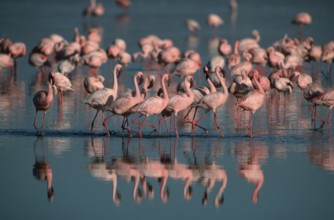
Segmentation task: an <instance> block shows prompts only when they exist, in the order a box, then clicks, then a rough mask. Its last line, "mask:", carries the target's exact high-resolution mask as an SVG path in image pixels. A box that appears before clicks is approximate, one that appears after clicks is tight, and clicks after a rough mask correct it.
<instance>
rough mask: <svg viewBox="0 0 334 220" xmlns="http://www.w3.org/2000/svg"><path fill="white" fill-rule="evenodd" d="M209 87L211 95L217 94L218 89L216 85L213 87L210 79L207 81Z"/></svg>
mask: <svg viewBox="0 0 334 220" xmlns="http://www.w3.org/2000/svg"><path fill="white" fill-rule="evenodd" d="M207 81H208V84H209V87H210V93H215V92H217V89H216V87H215V85H213V83H212V81H211V80H210V79H207Z"/></svg>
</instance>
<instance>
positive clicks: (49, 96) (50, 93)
mask: <svg viewBox="0 0 334 220" xmlns="http://www.w3.org/2000/svg"><path fill="white" fill-rule="evenodd" d="M48 87H49V89H48V95H47V97H46V98H47V101H48V103H52V100H53V88H52V83H51V82H49V86H48Z"/></svg>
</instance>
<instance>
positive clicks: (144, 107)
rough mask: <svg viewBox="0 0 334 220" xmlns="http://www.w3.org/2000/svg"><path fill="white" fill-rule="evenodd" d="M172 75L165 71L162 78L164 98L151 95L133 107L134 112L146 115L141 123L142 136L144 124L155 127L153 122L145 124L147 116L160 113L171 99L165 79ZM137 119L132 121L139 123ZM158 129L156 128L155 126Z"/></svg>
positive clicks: (140, 133)
mask: <svg viewBox="0 0 334 220" xmlns="http://www.w3.org/2000/svg"><path fill="white" fill-rule="evenodd" d="M169 79H170V77H169V75H168V74H167V73H165V74H164V75H163V76H162V78H161V87H162V89H163V98H161V97H160V96H152V97H149V98H147V99H145V100H144V101H143V102H141V103H140V104H138V105H136V106H135V107H134V108H132V109H131V111H132V112H138V113H140V116H142V115H144V116H145V118H144V120H143V121H142V122H141V123H140V124H139V136H140V137H142V132H141V130H142V127H143V126H151V127H153V128H155V126H154V125H151V124H144V122H145V120H146V118H147V117H148V116H150V115H153V114H159V113H161V112H162V110H164V109H165V108H166V106H167V104H168V101H169V97H168V93H167V89H166V85H165V81H166V80H169ZM135 120H136V119H134V120H133V121H132V123H134V124H137V122H136V121H135ZM155 130H156V128H155Z"/></svg>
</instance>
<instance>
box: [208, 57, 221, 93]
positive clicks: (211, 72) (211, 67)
mask: <svg viewBox="0 0 334 220" xmlns="http://www.w3.org/2000/svg"><path fill="white" fill-rule="evenodd" d="M224 66H225V59H224V57H222V56H219V55H218V56H214V57H212V58H211V59H210V61H209V62H208V63H207V64H206V66H205V67H204V68H203V71H204V74H205V75H207V76H208V77H209V78H210V80H211V82H212V83H213V84H214V85H215V87H217V88H218V87H221V85H220V80H219V78H218V77H217V75H216V73H215V69H216V67H219V68H221V69H222V71H221V72H219V74H220V75H221V77H223V78H224V77H225V76H224V75H225V71H224Z"/></svg>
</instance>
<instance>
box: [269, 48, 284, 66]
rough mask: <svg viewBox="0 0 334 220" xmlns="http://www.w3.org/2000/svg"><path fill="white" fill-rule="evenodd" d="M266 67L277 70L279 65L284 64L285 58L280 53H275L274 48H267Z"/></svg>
mask: <svg viewBox="0 0 334 220" xmlns="http://www.w3.org/2000/svg"><path fill="white" fill-rule="evenodd" d="M267 53H268V65H269V66H270V67H273V68H276V69H278V68H279V67H280V64H281V63H283V62H284V59H285V56H284V54H282V53H281V52H278V51H275V49H274V47H268V49H267Z"/></svg>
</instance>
